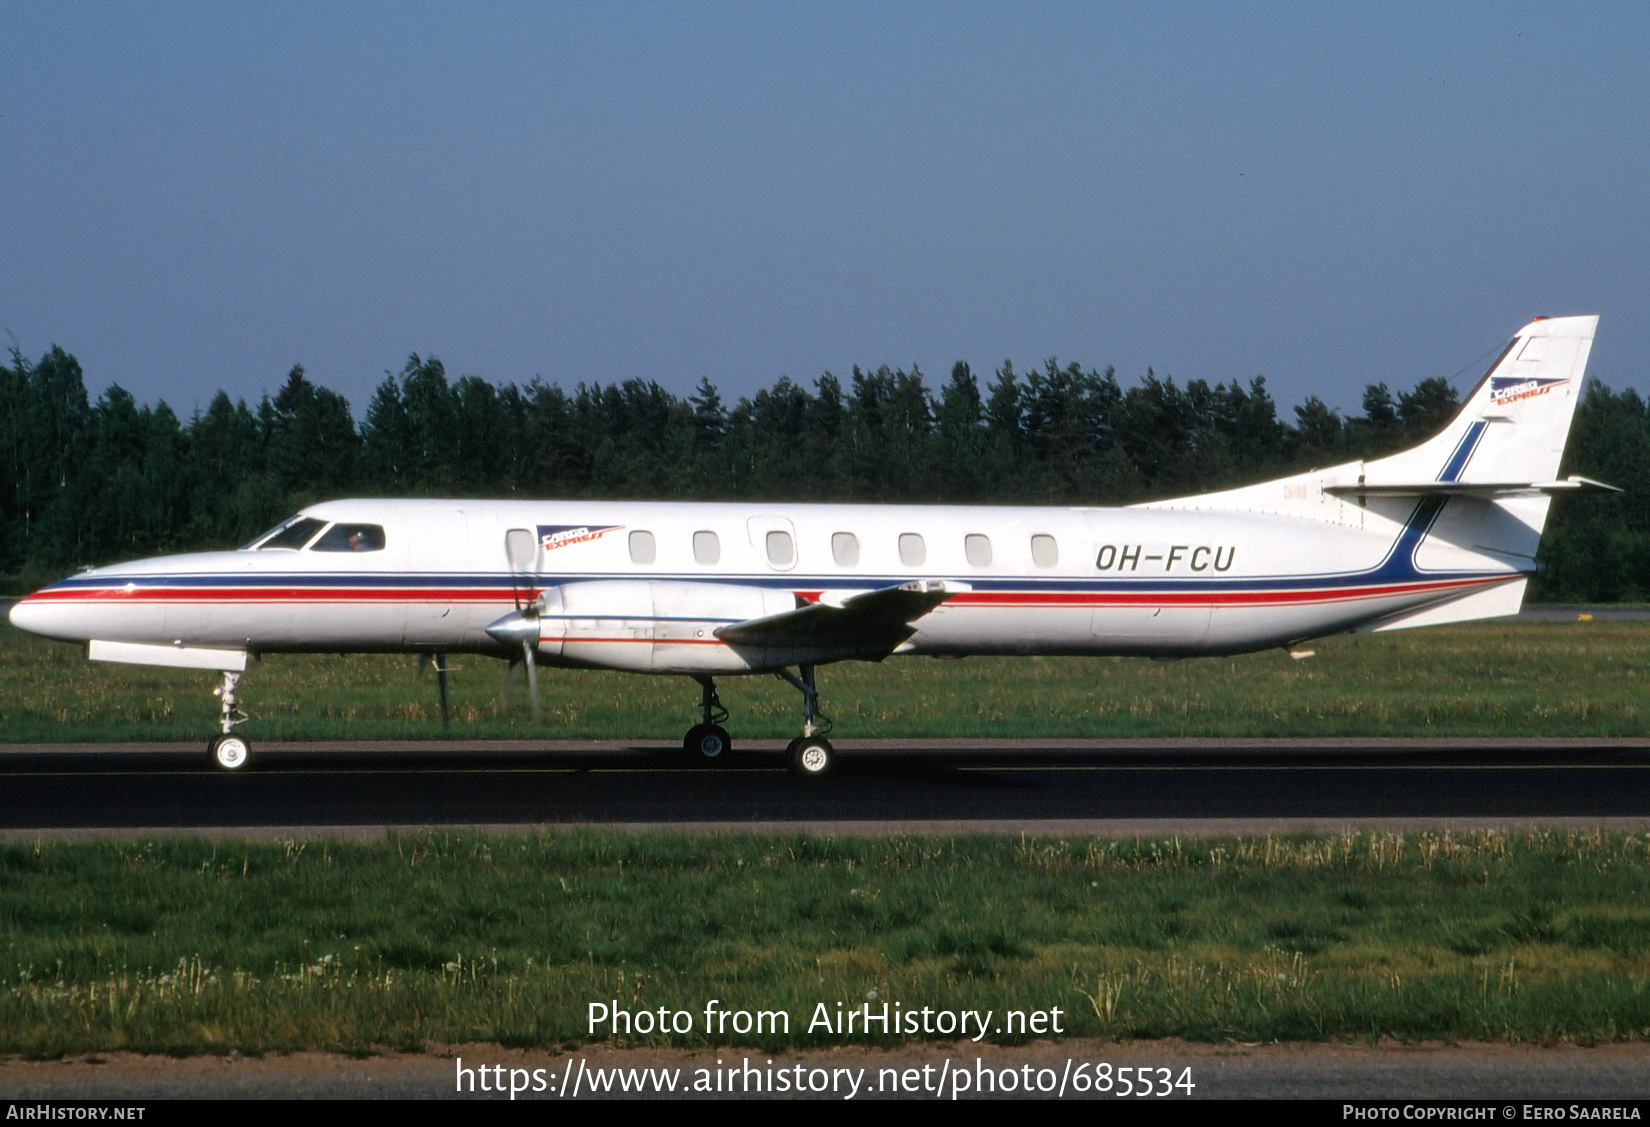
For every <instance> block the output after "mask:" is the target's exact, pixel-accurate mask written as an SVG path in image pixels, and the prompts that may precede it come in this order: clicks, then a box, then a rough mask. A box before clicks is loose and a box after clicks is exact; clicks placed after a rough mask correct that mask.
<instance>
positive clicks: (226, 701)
mask: <svg viewBox="0 0 1650 1127" xmlns="http://www.w3.org/2000/svg"><path fill="white" fill-rule="evenodd" d="M220 676H221V677H222V680H221V681H220V682H219V684H218V687H217V688H215V689H213V690H212V695H213V696H215V697H218V698H219V700H220V701H222V712H223V718H222V719H221V720H220V721H219V724H221V725H222V727H223V734H222V735H218V736H213V737H212V739H211V741H210V742H208V743H207V745H206V754H207V755H208V756H209V757H210V758H211V760H212V765H213V766H214V767H217V768H218V769H219V770H222V771H239V770H241V769H242V768H243V767H245V766H246V764H247V761H248V760H249V759H251V758H252V745H251V744H249V743H247V742H246V740H244V739H242V738H241V737H240V736H237V735H235V725H237V724H240V723H243V722H244V721H245V720H246V719H247V715H246V713H244V712H242V711H241V710H240V709H239V708H238V707H236V705H237V703H238V702H237V700H236V697H235V686H236V685H238V684H240V681H241V675H240V674H239V673H235V672H232V671H230V670H227V669H225V670H223V671H222V672H221V674H220Z"/></svg>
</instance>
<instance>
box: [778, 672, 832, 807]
mask: <svg viewBox="0 0 1650 1127" xmlns="http://www.w3.org/2000/svg"><path fill="white" fill-rule="evenodd" d="M797 668H798V670H799V672H800V673H801V674H802V675H801V676H800V677H798V676H796V674H793V673H792V672H791V671H790V670H789V669H781V670H780V671H779V676H780V677H781V678H783V679H784V680H786V681H789V682H790V683H791V684H792V685H793V686H795V688H796V689H797V691H798V692H800V693H801V694H802V734H801V735H800V736H798V737H797V738H796V739H794V740H792V741H791V742H790V746H789V747H787V748H786V749H785V762H786V764H787V765H788V766H789V767H790V769H791V774H793V775H799V776H801V777H802V778H805V779H817V778H820V777H822V776H824V775H829V774H830V773H831V772H832V771H834V770H836V749H835V748H834V747H832V746H831V741H830V740H827V739H826V738H825V733H827V732H829V731H830V730H831V720H830V717H828V716H825V715H824V714H823V713H821V712H820V711H819V690H818V689H816V688H814V667H813V666H812V665H802V666H798V667H797Z"/></svg>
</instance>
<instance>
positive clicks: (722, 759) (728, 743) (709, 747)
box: [682, 724, 733, 763]
mask: <svg viewBox="0 0 1650 1127" xmlns="http://www.w3.org/2000/svg"><path fill="white" fill-rule="evenodd" d="M682 750H683V751H685V752H687V753H688V754H689V755H690V756H692V757H693V758H694V759H695V760H699V761H702V762H705V763H726V762H727V761H728V760H727V755H728V752H730V751H732V750H733V740H732V739H731V738H729V736H728V733H727V731H726V730H725V729H722V728H719V727H717V726H716V725H715V724H695V725H694V726H693V727H692V728H690V729H688V734H687V736H686V738H684V739H683V740H682Z"/></svg>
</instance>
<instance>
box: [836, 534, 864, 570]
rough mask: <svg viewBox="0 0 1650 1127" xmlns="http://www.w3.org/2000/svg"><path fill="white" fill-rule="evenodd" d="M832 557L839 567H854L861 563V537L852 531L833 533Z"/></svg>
mask: <svg viewBox="0 0 1650 1127" xmlns="http://www.w3.org/2000/svg"><path fill="white" fill-rule="evenodd" d="M831 558H832V559H834V560H835V561H836V564H837V566H838V567H854V566H856V565H858V563H859V537H857V536H855V535H854V534H853V533H852V532H833V533H831Z"/></svg>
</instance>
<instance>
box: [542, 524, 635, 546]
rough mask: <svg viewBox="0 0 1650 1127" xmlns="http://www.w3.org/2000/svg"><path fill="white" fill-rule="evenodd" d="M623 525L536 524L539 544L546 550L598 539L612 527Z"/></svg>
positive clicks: (610, 530) (612, 528) (616, 527)
mask: <svg viewBox="0 0 1650 1127" xmlns="http://www.w3.org/2000/svg"><path fill="white" fill-rule="evenodd" d="M623 527H624V525H622V524H541V525H539V526H538V529H539V544H540V546H541V547H543V548H544V550H545V551H546V552H548V551H552V550H553V549H556V548H566V547H570V546H571V545H574V544H587V543H589V542H590V541H592V540H600V539H601V538H602V537H603V536H605V535H607V534H608V533H609V532H612V531H613V530H614V529H618V528H623Z"/></svg>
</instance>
